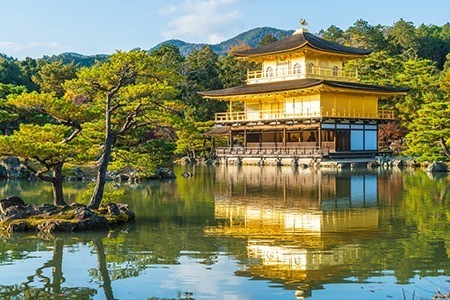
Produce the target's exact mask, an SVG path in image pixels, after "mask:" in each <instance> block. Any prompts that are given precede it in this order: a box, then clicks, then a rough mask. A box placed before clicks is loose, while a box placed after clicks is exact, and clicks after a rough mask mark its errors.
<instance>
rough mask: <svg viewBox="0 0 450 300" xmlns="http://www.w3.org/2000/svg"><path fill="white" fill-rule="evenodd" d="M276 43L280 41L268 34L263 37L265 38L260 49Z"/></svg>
mask: <svg viewBox="0 0 450 300" xmlns="http://www.w3.org/2000/svg"><path fill="white" fill-rule="evenodd" d="M276 41H278V39H277V38H276V37H274V36H273V35H271V34H270V33H268V34H266V35H265V36H263V38H262V39H261V40H260V41H259V44H258V47H262V46H266V45H269V44H272V43H273V42H276Z"/></svg>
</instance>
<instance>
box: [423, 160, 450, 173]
mask: <svg viewBox="0 0 450 300" xmlns="http://www.w3.org/2000/svg"><path fill="white" fill-rule="evenodd" d="M426 171H427V172H430V173H432V172H448V171H449V169H448V167H447V165H446V164H445V163H443V162H441V161H438V162H433V163H431V164H429V165H428V166H427V170H426Z"/></svg>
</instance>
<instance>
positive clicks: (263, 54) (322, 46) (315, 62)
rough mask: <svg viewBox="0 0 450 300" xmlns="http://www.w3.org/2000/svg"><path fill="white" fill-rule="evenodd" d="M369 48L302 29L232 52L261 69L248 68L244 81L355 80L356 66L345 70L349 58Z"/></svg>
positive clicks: (359, 55)
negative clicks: (329, 39)
mask: <svg viewBox="0 0 450 300" xmlns="http://www.w3.org/2000/svg"><path fill="white" fill-rule="evenodd" d="M370 52H371V51H370V50H365V49H357V48H351V47H346V46H342V45H340V44H337V43H333V42H330V41H327V40H324V39H321V38H320V37H318V36H315V35H313V34H311V33H309V32H307V31H306V30H305V29H299V30H297V31H296V32H295V33H294V35H292V36H290V37H287V38H285V39H282V40H279V41H277V42H274V43H272V44H270V45H267V46H263V47H259V48H255V49H250V50H246V51H242V52H237V53H235V56H236V57H237V58H239V59H245V60H249V61H253V62H259V63H261V66H262V67H261V69H260V70H249V71H248V76H247V83H248V84H253V83H264V82H273V81H281V80H291V79H301V78H317V79H329V80H338V81H351V82H355V81H357V76H358V73H357V71H356V70H346V69H345V68H344V63H345V62H346V61H348V60H351V59H355V58H360V57H364V56H366V55H368V54H369V53H370Z"/></svg>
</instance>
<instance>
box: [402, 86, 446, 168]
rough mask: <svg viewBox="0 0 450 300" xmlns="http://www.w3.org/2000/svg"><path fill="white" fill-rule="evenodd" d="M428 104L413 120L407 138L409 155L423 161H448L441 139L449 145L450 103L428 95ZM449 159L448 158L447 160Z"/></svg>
mask: <svg viewBox="0 0 450 300" xmlns="http://www.w3.org/2000/svg"><path fill="white" fill-rule="evenodd" d="M427 96H428V97H427V99H426V104H424V105H422V106H421V108H420V109H419V111H418V112H417V117H416V118H414V119H413V120H412V122H411V123H410V124H409V126H408V128H409V130H410V132H409V133H408V134H407V136H406V140H407V143H408V154H410V155H413V156H417V157H419V158H420V159H421V160H428V161H437V160H443V159H446V157H445V155H444V154H443V151H442V150H443V149H442V147H441V145H440V144H439V139H440V138H443V139H444V141H447V144H449V143H448V142H449V138H450V101H448V99H443V98H441V97H439V96H438V95H436V94H428V95H427ZM447 159H448V158H447Z"/></svg>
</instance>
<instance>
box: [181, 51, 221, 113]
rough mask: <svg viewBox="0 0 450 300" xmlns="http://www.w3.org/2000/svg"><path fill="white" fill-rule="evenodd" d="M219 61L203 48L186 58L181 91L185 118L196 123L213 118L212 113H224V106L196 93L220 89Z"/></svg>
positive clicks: (212, 53) (214, 55) (215, 55)
mask: <svg viewBox="0 0 450 300" xmlns="http://www.w3.org/2000/svg"><path fill="white" fill-rule="evenodd" d="M218 61H219V59H218V56H217V54H215V53H214V52H213V51H212V50H211V48H210V47H203V48H202V49H201V50H198V51H194V52H192V53H191V54H190V55H188V56H187V57H186V61H185V64H184V74H185V76H186V84H187V86H185V87H184V89H183V97H182V100H183V102H184V103H185V104H186V105H187V109H186V111H185V116H187V117H188V118H192V119H194V120H196V121H207V120H211V119H213V118H214V113H216V112H219V111H224V110H225V109H226V104H225V103H223V102H220V101H217V100H210V99H204V98H203V97H201V96H200V95H198V94H197V92H198V91H208V90H215V89H220V88H222V87H223V84H222V82H221V80H220V78H219V73H220V68H219V63H218Z"/></svg>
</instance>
